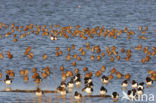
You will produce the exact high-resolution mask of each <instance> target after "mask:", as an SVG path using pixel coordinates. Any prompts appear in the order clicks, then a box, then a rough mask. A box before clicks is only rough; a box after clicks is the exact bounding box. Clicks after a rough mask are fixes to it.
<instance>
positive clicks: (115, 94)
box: [111, 92, 119, 102]
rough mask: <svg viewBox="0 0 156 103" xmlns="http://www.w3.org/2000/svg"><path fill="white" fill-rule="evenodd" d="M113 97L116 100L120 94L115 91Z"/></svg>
mask: <svg viewBox="0 0 156 103" xmlns="http://www.w3.org/2000/svg"><path fill="white" fill-rule="evenodd" d="M111 97H112V100H113V102H116V101H118V99H119V94H118V93H117V92H113V93H112V96H111Z"/></svg>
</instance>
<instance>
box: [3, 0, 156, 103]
mask: <svg viewBox="0 0 156 103" xmlns="http://www.w3.org/2000/svg"><path fill="white" fill-rule="evenodd" d="M79 5H80V8H78V6H79ZM155 8H156V2H155V0H150V1H148V2H147V0H130V1H125V0H116V1H114V0H107V1H106V0H94V1H92V0H52V1H51V0H45V1H42V0H21V1H19V0H14V1H10V0H5V1H4V0H0V22H4V23H6V24H11V23H12V22H15V24H19V25H20V24H25V25H26V24H30V23H33V24H38V25H39V24H41V25H43V24H46V25H50V24H60V25H61V26H68V25H72V26H74V25H81V26H82V27H90V28H91V27H95V26H97V25H99V26H102V25H104V26H105V28H106V29H110V28H117V29H124V27H126V26H127V27H128V29H130V30H134V31H135V32H136V35H134V36H131V39H130V40H127V37H126V34H121V36H120V37H118V39H117V40H115V39H112V38H108V37H107V38H103V37H100V38H99V37H94V39H88V40H87V41H84V40H82V39H80V38H79V37H74V38H73V37H71V38H70V39H68V40H67V39H65V38H60V40H57V41H51V40H50V38H48V37H42V36H40V35H38V36H36V35H30V36H28V37H26V38H23V39H19V41H18V42H17V43H14V42H13V41H12V37H9V39H8V38H5V37H4V35H3V34H4V33H6V31H5V30H4V31H3V30H1V31H0V34H2V35H3V39H0V50H3V52H5V53H6V52H7V51H8V50H10V51H11V53H12V54H13V56H14V58H13V59H11V60H9V59H8V58H7V57H6V55H5V58H4V60H0V71H1V72H2V73H5V70H6V69H14V70H15V72H16V76H15V79H14V81H13V84H12V89H35V87H36V85H35V83H34V82H33V81H32V80H30V81H29V83H27V84H24V82H23V80H22V78H20V77H19V75H18V74H19V72H18V71H19V70H20V69H31V68H33V67H37V68H38V71H40V70H41V69H42V68H43V67H46V66H50V68H51V70H52V75H51V76H50V77H48V78H47V79H46V80H45V81H43V83H42V84H41V87H42V88H43V89H52V90H54V89H55V88H56V86H58V85H59V84H60V80H61V74H60V71H59V67H60V66H61V65H62V64H63V65H64V67H65V69H66V70H74V69H75V68H79V69H80V71H81V72H82V68H83V67H88V68H89V71H92V72H93V73H95V72H96V70H99V69H100V68H101V66H102V65H105V66H106V68H107V69H106V72H105V73H103V74H106V75H107V73H108V71H109V70H110V69H112V68H113V67H115V68H116V69H117V70H119V71H122V73H123V74H125V73H130V74H131V76H132V78H131V80H132V79H135V80H137V81H138V82H141V81H145V78H146V76H147V75H148V74H147V71H148V70H150V69H153V70H156V58H155V56H154V57H152V59H151V60H150V62H148V63H145V64H142V63H141V62H140V61H141V58H143V57H144V54H143V53H142V52H140V51H136V50H135V49H134V47H135V46H137V45H138V44H142V45H143V47H145V46H156V33H155V32H154V30H156V29H155V27H156V18H155V16H156V10H155ZM139 25H141V26H148V27H149V28H148V29H149V30H148V32H149V33H147V34H146V35H147V37H148V39H147V40H146V41H144V40H139V38H138V35H139V31H138V26H139ZM17 35H18V36H19V34H17ZM86 42H89V43H90V44H91V45H100V47H101V48H102V51H104V52H106V47H107V45H109V46H110V47H111V46H113V45H114V46H118V47H117V50H118V51H120V49H121V48H123V47H124V48H126V49H131V50H132V57H131V59H130V61H129V62H126V61H125V60H124V57H125V56H126V55H125V54H124V55H123V54H122V55H121V54H120V52H119V54H120V55H121V60H120V61H117V60H115V61H114V62H113V63H112V62H110V60H109V57H108V56H107V55H106V56H105V57H104V58H102V60H101V61H96V60H94V61H90V58H89V57H90V56H89V55H91V52H90V51H89V52H87V54H86V56H85V57H82V61H77V60H76V62H77V66H76V67H75V68H73V67H72V62H73V61H75V60H73V59H72V60H71V61H70V62H67V61H65V57H66V55H67V52H66V48H67V47H69V46H71V45H72V44H75V45H76V50H78V49H79V48H80V47H82V46H84V45H85V43H86ZM27 46H31V47H32V51H33V52H34V55H35V56H34V58H33V59H32V60H29V59H28V58H27V57H25V56H24V50H25V48H26V47H27ZM56 46H59V47H61V50H63V51H64V52H63V56H61V57H56V56H55V47H56ZM150 49H151V48H150ZM74 52H76V53H78V51H71V54H73V53H74ZM45 53H46V54H48V58H47V60H43V59H42V55H43V54H45ZM94 54H95V53H94ZM95 55H96V54H95ZM31 75H32V74H29V76H30V77H31ZM54 75H55V76H56V79H57V81H56V80H55V79H54ZM3 77H4V76H3ZM100 78H101V77H100ZM100 78H97V77H93V83H94V92H93V94H98V93H99V88H100V87H101V85H102V84H101V82H100ZM3 79H4V78H3ZM122 81H123V79H121V80H119V79H113V81H112V83H109V84H108V85H107V86H105V87H106V88H107V89H108V94H111V93H112V92H113V91H117V92H118V93H119V95H120V99H119V102H120V103H123V102H127V100H125V101H121V97H122V89H121V86H120V84H121V82H122ZM155 85H156V83H155V82H154V86H153V87H152V88H151V89H145V93H147V94H150V93H154V94H155V93H156V92H155V91H156V86H155ZM0 87H1V90H4V89H5V87H6V86H5V84H4V83H2V81H1V84H0ZM130 88H131V87H130V86H129V89H130ZM83 94H84V93H83ZM8 97H9V98H8ZM69 97H71V96H69V95H67V98H66V101H67V102H71V101H70V99H69ZM27 98H28V99H27ZM47 98H51V99H47ZM42 99H43V100H42V102H47V100H52V102H56V101H58V102H62V100H61V99H58V100H56V101H55V96H54V95H53V94H45V96H44V97H42ZM35 100H36V101H37V97H36V96H35V95H34V94H27V93H0V102H1V103H2V102H4V103H9V102H14V103H16V102H19V103H21V102H22V103H23V102H33V101H35ZM155 101H156V94H155ZM85 102H88V103H97V102H98V103H103V102H106V103H109V102H110V103H111V102H112V101H111V99H110V98H106V99H103V98H89V99H86V100H85Z"/></svg>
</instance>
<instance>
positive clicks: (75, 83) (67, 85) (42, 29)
mask: <svg viewBox="0 0 156 103" xmlns="http://www.w3.org/2000/svg"><path fill="white" fill-rule="evenodd" d="M54 27H55V29H54ZM10 28H11V29H10ZM80 28H81V26H80V25H77V26H75V30H73V26H66V27H60V26H59V25H56V24H55V25H54V26H53V25H50V26H49V28H48V27H47V26H46V25H43V26H41V25H39V26H37V25H33V24H30V25H26V26H25V27H24V26H22V25H21V26H15V23H12V24H11V25H8V24H4V23H0V31H1V30H3V29H5V30H6V29H8V30H10V31H7V33H3V34H4V36H5V38H7V37H9V36H10V37H13V41H14V42H18V39H22V38H25V37H27V36H29V35H32V34H35V35H39V34H41V35H42V36H48V37H50V39H51V40H58V38H61V37H63V36H64V37H65V38H66V39H69V38H70V35H71V36H72V37H74V36H76V37H80V38H81V39H83V40H87V39H88V38H91V39H92V38H94V36H98V37H101V36H102V35H103V36H104V38H106V37H109V38H114V39H117V37H118V36H120V35H121V34H122V33H127V39H128V40H129V39H131V36H132V35H135V32H134V31H132V30H128V28H127V27H125V29H124V30H117V29H114V28H113V29H112V30H109V29H106V30H105V28H104V26H102V27H100V26H96V27H95V28H91V29H90V28H86V29H85V28H82V30H80ZM139 31H140V33H142V34H143V35H139V39H142V40H146V39H147V37H146V36H145V35H144V34H146V33H147V31H148V27H147V26H146V27H145V29H144V30H143V28H142V27H141V26H139ZM155 32H156V31H155ZM17 33H18V34H20V35H18V36H17V35H16V34H17ZM2 38H3V35H1V34H0V39H2ZM75 48H76V46H75V45H74V44H73V45H72V46H71V47H68V48H67V52H68V55H67V56H66V61H70V60H71V59H75V61H74V62H73V63H72V65H73V67H75V66H76V65H77V63H76V60H77V61H82V56H85V55H86V52H87V50H88V51H89V50H91V52H92V55H91V56H90V60H91V61H94V60H95V59H96V60H97V61H101V59H102V57H104V56H105V55H108V56H109V57H110V62H114V60H115V58H116V59H117V60H118V61H120V59H121V58H120V55H119V52H121V53H126V57H125V58H124V59H125V60H126V61H129V60H130V58H131V56H132V50H131V49H128V50H126V49H124V48H121V50H120V51H117V48H116V46H112V47H109V46H107V50H106V52H104V51H102V50H101V47H100V46H99V45H93V46H92V47H91V46H90V43H89V42H87V43H86V46H85V47H81V48H79V52H80V53H81V54H82V55H81V56H80V55H78V54H76V53H75V54H71V51H72V50H75ZM149 48H152V51H150V50H149ZM135 49H136V50H138V51H143V53H144V54H145V58H142V59H141V62H142V63H145V62H149V61H150V60H151V58H152V57H154V56H155V55H156V47H154V46H152V47H149V46H146V47H144V48H143V46H142V45H141V44H140V45H138V46H136V47H135ZM31 50H32V48H31V46H28V47H27V48H26V49H25V52H24V55H25V56H27V57H28V58H29V59H33V56H34V53H33V52H32V51H31ZM55 53H56V54H55V55H56V57H59V56H62V55H63V52H62V51H61V49H60V47H56V52H55ZM95 53H97V56H95V55H94V54H95ZM4 56H5V54H4V53H3V51H2V50H1V53H0V60H3V59H4ZM7 57H8V58H9V59H12V58H14V56H13V54H12V53H11V51H7ZM42 58H43V60H46V59H47V58H48V55H47V54H44V55H43V56H42ZM105 70H106V67H105V66H104V65H103V66H102V67H101V69H100V70H97V71H96V72H95V76H96V77H100V76H101V75H102V73H103V72H105ZM60 71H61V72H62V81H61V83H60V85H59V86H58V87H57V88H56V92H57V93H59V94H60V95H62V96H65V95H66V94H67V92H73V88H75V87H76V88H81V86H82V82H84V83H83V85H84V88H82V92H86V93H87V94H88V95H89V96H92V95H91V94H92V92H93V89H94V84H93V81H92V77H93V73H92V72H88V68H87V67H84V68H83V71H84V73H85V75H82V74H81V73H80V72H79V71H80V70H79V69H78V68H76V69H75V70H69V71H66V72H65V71H64V66H63V65H61V67H60ZM29 72H30V71H29V70H28V69H25V70H24V69H21V70H20V71H19V73H20V75H21V76H22V77H23V80H24V81H25V82H26V83H27V82H28V81H29V78H30V77H29V76H28V74H29ZM32 73H33V75H32V79H33V80H34V81H35V83H36V84H37V86H38V87H37V89H36V91H35V94H36V95H37V96H42V95H43V93H44V91H43V90H41V89H40V88H39V85H40V83H41V82H42V81H43V80H44V79H46V78H47V77H48V76H50V74H51V69H50V67H45V68H43V69H42V71H40V72H38V71H37V68H32ZM114 74H115V75H116V77H117V78H118V79H123V78H124V79H125V80H124V81H123V82H122V83H121V87H122V88H123V89H126V88H127V87H128V82H129V81H130V78H131V74H130V73H126V74H122V73H121V72H120V71H118V70H117V69H116V68H113V69H111V70H110V75H108V76H107V75H103V76H102V78H101V83H102V84H104V85H107V84H108V83H109V82H110V81H111V80H113V78H114ZM148 74H150V76H147V77H146V78H145V81H143V82H141V83H138V82H137V81H135V80H132V82H131V87H132V90H128V92H127V95H128V97H129V98H130V99H134V98H138V97H140V96H141V95H143V93H144V88H145V87H144V85H147V87H152V84H153V82H154V81H155V80H156V71H154V70H149V71H148ZM2 75H3V74H2V73H0V78H2ZM5 76H6V77H5V80H4V82H5V84H6V85H11V84H12V81H13V78H14V76H15V72H14V71H13V70H6V74H5ZM67 78H70V81H68V82H67ZM104 85H103V86H101V88H100V89H99V96H101V97H111V98H112V100H113V101H114V102H116V101H118V99H119V94H118V93H117V92H113V93H112V95H111V96H110V95H107V89H106V88H105V86H104ZM7 91H11V90H7ZM82 97H83V96H82V94H81V93H80V92H78V91H75V93H74V98H75V99H76V100H81V99H82Z"/></svg>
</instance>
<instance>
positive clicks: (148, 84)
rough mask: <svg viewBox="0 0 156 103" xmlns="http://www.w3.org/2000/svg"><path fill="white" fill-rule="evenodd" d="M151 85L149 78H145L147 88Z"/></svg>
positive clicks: (151, 81)
mask: <svg viewBox="0 0 156 103" xmlns="http://www.w3.org/2000/svg"><path fill="white" fill-rule="evenodd" d="M152 84H153V80H152V79H151V78H150V77H146V85H147V86H148V87H151V86H152Z"/></svg>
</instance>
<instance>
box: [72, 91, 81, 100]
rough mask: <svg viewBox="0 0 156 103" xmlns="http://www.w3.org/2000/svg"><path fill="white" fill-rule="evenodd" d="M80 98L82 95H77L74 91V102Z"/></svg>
mask: <svg viewBox="0 0 156 103" xmlns="http://www.w3.org/2000/svg"><path fill="white" fill-rule="evenodd" d="M81 97H82V95H81V94H80V93H78V92H77V91H75V94H74V98H75V99H76V100H80V99H81Z"/></svg>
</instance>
